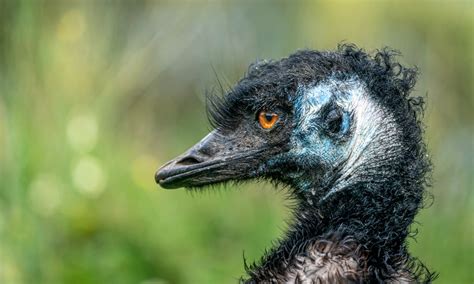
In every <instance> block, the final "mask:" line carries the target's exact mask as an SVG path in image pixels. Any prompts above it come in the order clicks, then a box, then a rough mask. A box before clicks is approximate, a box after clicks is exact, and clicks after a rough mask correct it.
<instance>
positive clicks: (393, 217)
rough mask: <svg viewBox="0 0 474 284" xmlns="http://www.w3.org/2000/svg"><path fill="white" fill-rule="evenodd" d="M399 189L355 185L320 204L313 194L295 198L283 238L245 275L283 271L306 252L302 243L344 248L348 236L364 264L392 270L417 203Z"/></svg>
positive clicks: (403, 250) (403, 252)
mask: <svg viewBox="0 0 474 284" xmlns="http://www.w3.org/2000/svg"><path fill="white" fill-rule="evenodd" d="M403 192H405V191H404V190H401V189H399V188H398V189H395V188H393V186H390V187H388V186H386V185H384V186H380V187H379V188H377V189H375V188H373V187H369V186H368V185H358V186H353V187H351V188H346V189H345V190H343V191H341V192H338V193H337V194H336V195H334V196H332V197H331V198H329V199H327V200H326V201H325V202H323V203H318V200H317V198H318V196H317V195H316V196H313V198H314V200H312V201H309V202H308V200H306V199H304V198H302V196H301V197H299V198H298V199H299V200H300V202H299V204H298V206H296V207H295V209H294V212H293V214H294V222H293V223H292V225H291V226H290V228H289V229H288V231H287V233H286V237H285V238H284V239H283V240H282V241H281V242H279V244H278V245H277V246H276V247H275V248H273V249H272V250H271V251H270V253H269V254H268V255H266V256H265V257H264V258H263V259H262V262H261V265H260V266H255V267H253V268H250V269H249V274H250V276H251V277H252V278H253V279H260V280H262V279H265V276H264V275H272V274H274V275H285V274H288V271H286V270H287V269H288V267H289V266H291V265H290V264H291V263H292V262H293V261H294V259H298V257H299V256H306V255H308V247H312V246H314V245H315V244H317V243H340V244H343V246H345V245H344V244H345V242H346V240H348V239H350V240H351V245H349V247H351V249H352V248H353V249H354V253H355V251H356V250H357V251H360V250H361V249H362V250H363V251H364V253H365V254H366V256H364V257H367V259H368V260H367V265H374V266H377V265H381V264H383V265H389V266H390V267H393V268H397V266H399V264H400V263H403V261H401V260H405V259H408V254H407V251H406V248H405V245H404V243H405V239H406V236H407V234H408V226H409V225H410V224H411V222H412V221H413V217H414V215H415V213H416V211H417V208H418V205H419V200H406V199H410V198H411V197H410V196H402V195H403V194H402V193H403ZM306 197H307V196H306ZM400 198H402V199H400ZM403 198H404V199H403ZM403 200H405V201H406V202H407V204H410V203H411V206H406V205H405V204H404V202H402V201H403ZM349 254H350V252H349ZM269 271H270V272H271V273H268V272H269Z"/></svg>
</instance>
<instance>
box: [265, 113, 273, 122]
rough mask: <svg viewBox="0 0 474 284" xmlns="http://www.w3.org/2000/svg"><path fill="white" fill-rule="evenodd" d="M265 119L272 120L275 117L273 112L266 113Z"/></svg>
mask: <svg viewBox="0 0 474 284" xmlns="http://www.w3.org/2000/svg"><path fill="white" fill-rule="evenodd" d="M265 119H266V120H267V121H268V122H270V121H272V119H273V114H265Z"/></svg>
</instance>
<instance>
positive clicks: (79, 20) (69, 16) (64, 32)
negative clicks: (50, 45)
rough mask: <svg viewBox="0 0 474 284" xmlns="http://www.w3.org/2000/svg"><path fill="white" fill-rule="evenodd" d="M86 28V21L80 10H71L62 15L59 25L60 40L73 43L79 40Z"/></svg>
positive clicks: (58, 34)
mask: <svg viewBox="0 0 474 284" xmlns="http://www.w3.org/2000/svg"><path fill="white" fill-rule="evenodd" d="M84 30H85V21H84V17H83V15H82V13H81V12H80V11H78V10H70V11H68V12H66V13H64V15H63V16H62V17H61V20H60V21H59V23H58V27H57V37H58V39H59V40H60V41H62V42H66V43H71V42H75V41H77V40H79V39H80V38H81V36H82V34H83V33H84Z"/></svg>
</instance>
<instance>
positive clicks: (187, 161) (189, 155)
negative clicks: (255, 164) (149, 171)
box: [155, 130, 255, 189]
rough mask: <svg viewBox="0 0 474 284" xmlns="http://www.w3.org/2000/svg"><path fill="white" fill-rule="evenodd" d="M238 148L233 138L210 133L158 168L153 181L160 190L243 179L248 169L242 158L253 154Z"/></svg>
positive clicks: (247, 164)
mask: <svg viewBox="0 0 474 284" xmlns="http://www.w3.org/2000/svg"><path fill="white" fill-rule="evenodd" d="M239 145H241V143H235V139H232V138H231V137H228V136H225V135H222V134H220V133H219V132H218V131H217V130H214V131H213V132H211V133H209V134H208V135H207V136H206V137H204V138H203V139H202V140H201V141H200V142H198V143H197V144H196V145H194V146H193V147H191V148H190V149H189V150H188V151H186V152H185V153H184V154H182V155H180V156H178V157H177V158H175V159H173V160H171V161H169V162H168V163H166V164H165V165H164V166H162V167H161V168H160V169H159V170H158V171H157V172H156V174H155V180H156V182H157V183H158V184H159V185H160V186H161V187H163V188H167V189H172V188H179V187H199V186H204V185H209V184H214V183H218V182H223V181H226V180H229V179H233V178H238V177H243V176H244V175H246V174H247V173H248V168H249V167H250V166H249V163H248V161H247V160H246V157H249V156H250V154H251V153H255V151H250V150H249V148H246V147H245V146H239Z"/></svg>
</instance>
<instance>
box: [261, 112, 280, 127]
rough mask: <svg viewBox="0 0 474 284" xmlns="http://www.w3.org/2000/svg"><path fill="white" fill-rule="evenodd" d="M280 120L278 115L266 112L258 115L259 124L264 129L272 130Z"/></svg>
mask: <svg viewBox="0 0 474 284" xmlns="http://www.w3.org/2000/svg"><path fill="white" fill-rule="evenodd" d="M277 120H278V115H277V114H275V113H269V112H265V111H261V112H260V113H259V114H258V123H260V126H261V127H262V128H263V129H270V128H272V127H273V126H274V125H275V123H276V122H277Z"/></svg>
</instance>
